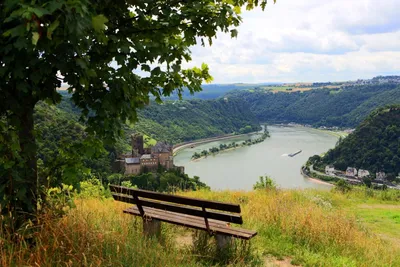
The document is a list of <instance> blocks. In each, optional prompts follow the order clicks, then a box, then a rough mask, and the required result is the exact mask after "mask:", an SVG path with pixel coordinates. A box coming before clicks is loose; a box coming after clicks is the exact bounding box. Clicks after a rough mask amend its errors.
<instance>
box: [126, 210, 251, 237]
mask: <svg viewBox="0 0 400 267" xmlns="http://www.w3.org/2000/svg"><path fill="white" fill-rule="evenodd" d="M129 209H133V210H138V208H137V207H136V206H133V207H131V208H129ZM129 209H127V210H129ZM147 211H148V212H151V213H150V214H151V215H160V216H164V215H171V216H179V217H180V218H183V219H185V220H189V221H194V222H198V221H199V220H201V219H199V218H198V217H195V216H191V215H186V214H181V213H175V212H170V211H164V210H158V209H153V208H148V209H147ZM201 221H202V222H204V220H201ZM208 223H209V224H210V225H214V226H228V225H229V223H226V222H222V221H218V220H213V219H210V220H208ZM204 225H205V224H204ZM230 229H235V231H238V232H241V233H243V234H248V235H252V234H253V233H254V231H251V230H247V229H242V228H236V227H235V228H232V227H230Z"/></svg>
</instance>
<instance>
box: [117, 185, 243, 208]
mask: <svg viewBox="0 0 400 267" xmlns="http://www.w3.org/2000/svg"><path fill="white" fill-rule="evenodd" d="M110 190H111V192H114V193H120V194H125V195H131V196H132V195H134V194H135V195H137V196H138V197H143V198H150V199H154V200H160V201H166V202H172V203H176V204H182V205H189V206H195V207H204V208H206V209H213V210H220V211H227V212H234V213H240V212H241V210H240V205H237V204H230V203H224V202H218V201H209V200H202V199H196V198H189V197H183V196H177V195H170V194H163V193H157V192H152V191H147V190H141V189H133V188H129V187H123V186H117V185H110Z"/></svg>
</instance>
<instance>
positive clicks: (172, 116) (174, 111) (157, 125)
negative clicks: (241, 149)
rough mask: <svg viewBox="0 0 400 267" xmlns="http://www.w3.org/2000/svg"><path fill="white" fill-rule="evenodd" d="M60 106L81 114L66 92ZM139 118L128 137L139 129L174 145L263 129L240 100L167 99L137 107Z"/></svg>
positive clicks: (70, 111) (127, 133)
mask: <svg viewBox="0 0 400 267" xmlns="http://www.w3.org/2000/svg"><path fill="white" fill-rule="evenodd" d="M58 108H60V109H61V110H63V111H65V112H67V113H70V114H74V116H79V110H78V109H76V108H74V107H73V105H72V103H71V101H70V100H69V96H68V94H67V93H66V92H63V100H62V102H61V103H60V104H59V105H58ZM138 117H139V120H138V121H137V122H136V123H135V124H134V125H128V124H127V125H126V127H125V132H126V136H129V135H130V133H132V132H140V133H143V134H146V135H148V136H150V137H152V138H154V139H156V140H165V141H168V142H170V143H173V144H176V143H180V142H183V141H190V140H195V139H200V138H207V137H214V136H219V135H223V134H230V133H233V132H240V129H242V128H245V127H246V126H250V127H251V129H252V130H253V131H257V130H260V129H261V127H260V123H259V121H258V119H257V118H256V116H255V115H254V114H253V113H252V112H251V111H250V109H249V108H248V106H247V105H246V103H245V102H243V101H240V100H239V99H232V100H228V101H226V100H224V99H215V100H198V99H193V100H184V101H165V102H164V104H161V105H159V104H156V103H155V102H151V103H150V105H149V106H147V107H146V108H144V109H142V110H138ZM247 128H248V127H247ZM127 143H129V142H127Z"/></svg>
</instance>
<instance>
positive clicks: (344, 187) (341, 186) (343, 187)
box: [335, 179, 351, 193]
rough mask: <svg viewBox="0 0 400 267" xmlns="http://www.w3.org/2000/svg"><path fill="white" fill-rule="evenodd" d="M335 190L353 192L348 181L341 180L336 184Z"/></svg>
mask: <svg viewBox="0 0 400 267" xmlns="http://www.w3.org/2000/svg"><path fill="white" fill-rule="evenodd" d="M335 190H337V191H340V192H342V193H347V192H349V191H350V190H351V185H350V184H349V183H348V182H347V181H346V180H343V179H340V180H339V181H337V182H336V184H335Z"/></svg>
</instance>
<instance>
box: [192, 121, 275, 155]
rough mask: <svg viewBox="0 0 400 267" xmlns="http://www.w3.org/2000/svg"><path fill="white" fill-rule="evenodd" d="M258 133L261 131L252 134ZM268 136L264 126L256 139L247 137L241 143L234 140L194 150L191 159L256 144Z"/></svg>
mask: <svg viewBox="0 0 400 267" xmlns="http://www.w3.org/2000/svg"><path fill="white" fill-rule="evenodd" d="M259 134H261V133H260V132H258V133H256V134H254V136H258V135H259ZM268 137H270V135H269V132H268V130H267V128H264V133H262V134H261V137H259V138H256V139H254V138H253V139H252V138H249V139H247V140H245V141H243V142H242V143H241V144H236V142H232V143H230V144H220V145H219V146H218V147H215V146H214V147H211V148H209V149H208V150H206V149H205V150H203V151H201V153H198V152H195V153H194V154H193V155H192V157H191V159H192V160H196V159H202V158H205V157H207V156H210V155H217V154H219V153H220V152H224V151H228V150H232V149H236V148H239V147H245V146H252V145H256V144H259V143H262V142H264V141H265V139H267V138H268Z"/></svg>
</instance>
